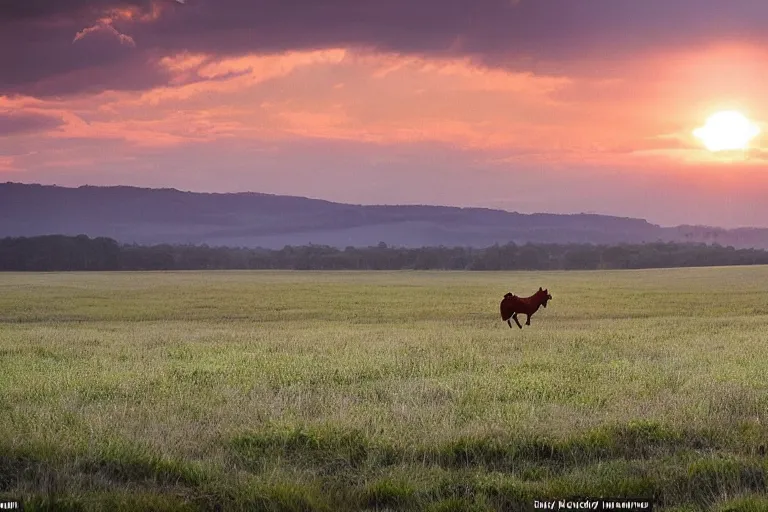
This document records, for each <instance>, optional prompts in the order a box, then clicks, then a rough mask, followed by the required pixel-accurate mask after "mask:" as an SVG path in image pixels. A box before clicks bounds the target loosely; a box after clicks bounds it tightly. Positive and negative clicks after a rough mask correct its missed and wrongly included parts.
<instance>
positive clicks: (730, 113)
mask: <svg viewBox="0 0 768 512" xmlns="http://www.w3.org/2000/svg"><path fill="white" fill-rule="evenodd" d="M759 133H760V128H758V127H757V125H756V124H754V123H753V122H751V121H750V120H749V119H747V118H746V117H745V116H744V115H743V114H741V113H740V112H736V111H735V110H725V111H722V112H717V113H716V114H712V115H711V116H710V117H709V118H708V119H707V122H706V123H705V124H704V126H701V127H699V128H696V129H695V130H694V131H693V135H694V136H695V137H696V138H698V139H700V140H701V141H702V142H703V143H704V146H705V147H706V148H707V149H708V150H710V151H713V152H715V151H732V150H740V149H741V150H743V149H746V148H747V146H749V142H750V141H751V140H752V139H754V138H755V137H756V136H757V135H758V134H759Z"/></svg>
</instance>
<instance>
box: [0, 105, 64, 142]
mask: <svg viewBox="0 0 768 512" xmlns="http://www.w3.org/2000/svg"><path fill="white" fill-rule="evenodd" d="M1 105H2V103H0V106H1ZM62 124H63V121H62V120H61V119H60V118H57V117H52V116H49V115H44V114H36V113H28V112H14V111H3V110H0V137H8V136H11V135H20V134H29V133H35V132H42V131H47V130H51V129H53V128H56V127H58V126H61V125H62Z"/></svg>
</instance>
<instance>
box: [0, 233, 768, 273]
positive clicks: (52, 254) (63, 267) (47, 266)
mask: <svg viewBox="0 0 768 512" xmlns="http://www.w3.org/2000/svg"><path fill="white" fill-rule="evenodd" d="M760 264H768V251H764V250H759V249H734V248H733V247H722V246H719V245H706V244H678V243H649V244H636V245H618V246H601V245H582V244H567V245H563V244H526V245H515V244H507V245H494V246H492V247H487V248H485V249H473V248H465V247H453V248H452V247H423V248H420V249H403V248H397V247H388V246H387V245H386V244H384V243H380V244H379V245H378V246H374V247H365V248H360V247H347V248H346V249H343V250H342V249H337V248H334V247H327V246H317V245H308V246H301V247H291V246H287V247H284V248H283V249H280V250H270V249H249V248H232V247H208V246H205V245H203V246H192V245H153V246H140V245H121V244H119V243H118V242H116V241H115V240H113V239H111V238H104V237H98V238H89V237H87V236H85V235H79V236H63V235H47V236H38V237H30V238H25V237H20V238H3V239H0V271H81V270H205V269H210V270H213V269H219V270H224V269H231V270H234V269H254V270H256V269H289V270H401V269H403V270H405V269H413V270H596V269H639V268H664V267H700V266H721V265H723V266H725V265H760Z"/></svg>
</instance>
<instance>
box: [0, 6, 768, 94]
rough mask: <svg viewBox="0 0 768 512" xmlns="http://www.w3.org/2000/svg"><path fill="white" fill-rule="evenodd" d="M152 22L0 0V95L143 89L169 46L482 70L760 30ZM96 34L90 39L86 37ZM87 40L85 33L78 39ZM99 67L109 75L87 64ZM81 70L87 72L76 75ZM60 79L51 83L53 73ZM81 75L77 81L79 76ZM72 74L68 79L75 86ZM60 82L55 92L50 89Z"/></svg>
mask: <svg viewBox="0 0 768 512" xmlns="http://www.w3.org/2000/svg"><path fill="white" fill-rule="evenodd" d="M154 3H155V11H157V7H158V6H159V7H160V8H161V9H160V11H159V12H160V16H159V18H157V19H156V20H154V21H147V20H144V21H140V20H137V19H136V18H134V19H133V20H128V19H115V20H114V21H113V23H112V25H113V26H114V28H115V29H116V30H117V31H119V33H122V34H126V35H127V36H129V37H130V38H131V39H132V40H133V41H135V43H136V47H135V48H134V47H131V46H130V45H125V44H121V41H120V40H119V39H118V38H117V37H114V35H113V34H110V33H108V32H107V31H103V32H94V33H93V34H89V35H88V36H87V37H84V38H83V39H82V40H81V41H78V42H77V44H73V43H72V39H73V37H74V35H75V34H76V33H77V32H79V31H81V30H83V29H84V28H87V27H89V26H92V25H93V24H94V23H96V22H97V21H98V19H99V16H103V15H104V14H105V13H106V12H107V11H109V10H110V9H121V8H122V9H125V8H130V7H133V8H136V9H141V10H142V12H143V13H144V14H146V15H149V14H150V13H151V12H152V10H151V9H152V3H151V2H150V1H149V0H90V1H89V0H57V1H51V0H32V1H30V0H18V1H17V2H8V1H6V2H4V3H2V4H0V70H2V73H1V74H0V94H2V93H13V92H23V93H35V94H38V95H44V94H61V93H66V92H75V91H77V90H78V89H80V88H87V89H90V90H97V89H104V88H143V87H148V86H151V85H153V84H159V83H163V81H164V80H166V78H167V77H166V76H165V75H164V74H163V73H161V72H158V71H157V70H153V69H152V68H151V65H150V63H151V62H153V61H154V59H156V58H157V57H158V56H163V55H168V54H172V53H175V52H178V51H191V52H205V53H211V54H215V55H219V56H225V55H238V54H243V53H248V52H273V51H281V50H288V49H310V48H322V47H328V46H337V45H354V46H365V47H369V48H374V49H379V50H386V51H394V52H401V53H417V54H432V55H450V54H453V55H464V56H471V57H473V58H476V59H478V60H479V61H482V62H485V63H487V64H491V65H511V64H510V63H512V62H514V63H515V65H520V63H521V62H526V63H527V64H526V65H528V66H531V67H535V66H536V65H537V63H539V62H545V63H557V62H565V61H569V60H581V59H585V60H589V59H591V58H603V57H609V56H610V57H621V56H626V57H627V58H631V55H632V53H633V52H635V51H638V50H643V49H658V48H664V47H670V46H677V45H687V46H695V45H696V44H703V43H705V42H707V41H709V40H722V39H738V40H756V39H759V38H763V37H765V34H764V28H765V27H766V26H768V2H766V1H765V0H729V1H727V2H725V1H723V0H675V1H672V0H632V1H629V0H519V1H518V2H513V1H511V0H386V1H385V0H261V1H259V0H187V1H186V2H185V3H184V4H182V3H181V2H178V1H176V0H156V2H154ZM97 36H98V38H97ZM89 39H91V40H90V41H89ZM106 67H109V68H110V69H111V70H112V71H111V72H110V73H101V74H100V73H99V72H97V71H94V70H98V69H102V68H106ZM86 70H89V71H88V72H86ZM62 75H64V76H68V77H69V79H68V80H69V81H68V82H67V81H65V82H60V81H58V78H57V77H59V76H62ZM78 77H80V78H78ZM78 80H79V82H78ZM59 83H67V85H66V86H64V87H59V86H57V84H59Z"/></svg>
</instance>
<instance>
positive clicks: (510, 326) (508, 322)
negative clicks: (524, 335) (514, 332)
mask: <svg viewBox="0 0 768 512" xmlns="http://www.w3.org/2000/svg"><path fill="white" fill-rule="evenodd" d="M507 325H509V328H510V329H511V328H512V322H510V321H509V319H507Z"/></svg>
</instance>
